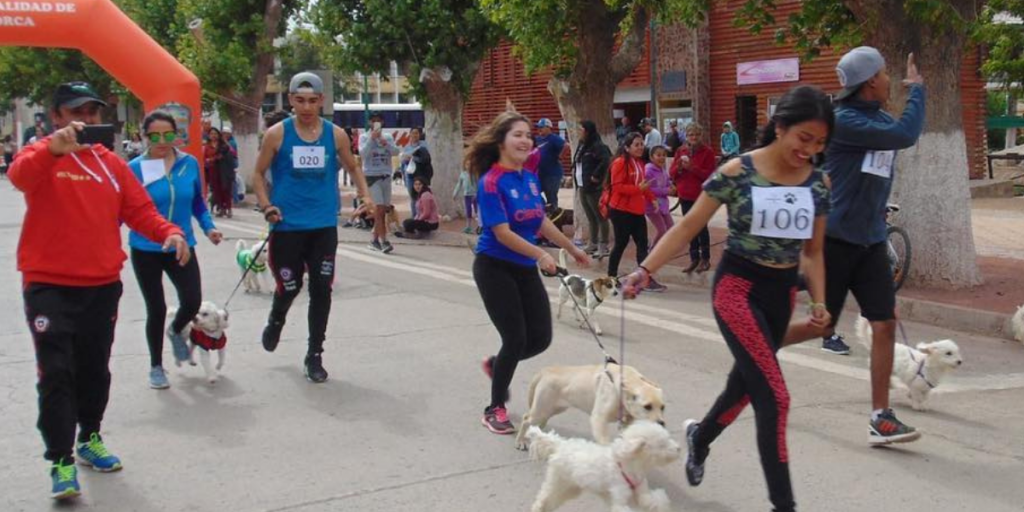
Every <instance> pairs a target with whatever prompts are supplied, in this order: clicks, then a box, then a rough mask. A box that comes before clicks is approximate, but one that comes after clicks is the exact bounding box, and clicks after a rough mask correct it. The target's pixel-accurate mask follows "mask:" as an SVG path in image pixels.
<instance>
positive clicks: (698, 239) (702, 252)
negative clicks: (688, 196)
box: [679, 199, 711, 261]
mask: <svg viewBox="0 0 1024 512" xmlns="http://www.w3.org/2000/svg"><path fill="white" fill-rule="evenodd" d="M696 203H697V202H696V201H687V200H685V199H684V200H681V201H679V204H680V205H682V207H683V215H686V214H687V213H690V208H693V205H694V204H696ZM699 260H705V261H711V232H710V231H708V227H707V225H704V229H702V230H700V233H697V236H695V237H693V239H692V240H690V261H699Z"/></svg>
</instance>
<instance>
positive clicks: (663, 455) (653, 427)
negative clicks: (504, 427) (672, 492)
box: [526, 420, 681, 512]
mask: <svg viewBox="0 0 1024 512" xmlns="http://www.w3.org/2000/svg"><path fill="white" fill-rule="evenodd" d="M526 437H527V439H528V440H529V441H530V455H531V456H532V457H533V458H534V459H537V460H546V461H548V471H547V475H546V477H545V479H544V483H543V485H541V488H540V493H538V494H537V499H536V500H535V501H534V502H533V508H532V509H531V510H532V512H550V511H552V510H555V509H557V508H558V507H560V506H561V505H562V504H564V503H566V502H567V501H569V500H571V499H573V498H576V497H577V496H579V495H580V493H582V492H583V491H589V492H592V493H594V494H596V495H598V496H600V497H601V498H603V499H604V500H605V502H606V503H608V504H609V505H610V506H611V510H612V512H630V511H632V510H634V508H633V507H639V508H640V509H642V510H646V511H649V512H666V511H668V510H669V500H668V495H667V494H665V491H664V490H662V489H651V488H650V486H649V485H648V483H647V473H648V472H650V470H652V469H654V468H656V467H661V466H665V465H668V464H670V463H672V462H674V461H675V460H677V459H679V454H680V451H681V450H680V447H679V443H677V442H676V441H675V440H673V439H672V436H670V435H669V433H668V430H665V427H662V426H661V425H658V424H657V423H654V422H651V421H646V420H640V421H636V422H634V423H633V424H632V425H630V426H629V428H627V429H626V430H625V431H623V432H622V436H621V437H619V438H618V439H616V440H615V441H614V442H613V443H612V444H611V445H599V444H597V443H594V442H592V441H586V440H583V439H563V438H561V437H559V436H558V434H555V433H553V432H544V431H542V430H541V429H539V428H537V427H530V430H529V431H528V432H527V433H526Z"/></svg>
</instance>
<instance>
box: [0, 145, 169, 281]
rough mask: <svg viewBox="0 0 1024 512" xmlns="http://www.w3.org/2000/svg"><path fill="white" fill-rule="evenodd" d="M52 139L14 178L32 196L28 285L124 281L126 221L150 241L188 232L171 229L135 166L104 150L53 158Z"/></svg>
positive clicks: (27, 224) (30, 153)
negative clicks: (123, 230) (122, 278)
mask: <svg viewBox="0 0 1024 512" xmlns="http://www.w3.org/2000/svg"><path fill="white" fill-rule="evenodd" d="M50 138H51V137H46V138H44V139H42V140H40V141H37V142H36V143H35V144H32V145H31V146H27V147H25V148H24V149H23V150H22V151H21V152H20V153H19V154H18V157H17V158H16V159H15V160H14V164H13V165H12V166H11V169H10V171H8V173H7V175H8V176H9V177H10V179H11V183H13V184H14V186H15V187H17V188H18V190H20V191H21V192H22V193H23V194H25V204H26V206H27V207H28V208H27V211H26V212H25V221H24V225H23V226H22V229H21V240H20V241H19V242H18V270H19V271H21V272H22V275H23V282H24V285H25V286H27V285H28V284H30V283H46V284H55V285H62V286H101V285H105V284H110V283H114V282H117V281H119V280H120V279H121V268H122V267H123V264H124V260H125V259H126V258H127V256H125V254H124V251H123V250H122V249H121V221H124V222H125V223H126V224H128V227H130V228H132V229H134V230H135V231H138V232H139V233H142V234H143V235H144V236H145V237H146V238H149V239H150V240H156V241H163V240H165V239H167V237H169V236H171V235H173V234H178V235H181V234H182V232H181V230H180V229H179V228H178V227H177V226H175V225H174V224H172V223H170V222H168V221H167V220H166V219H164V218H163V216H161V215H160V212H158V211H157V209H156V207H155V206H153V202H152V201H151V200H150V198H149V194H147V193H146V190H145V189H144V188H143V187H142V184H141V183H139V180H138V179H136V178H135V176H134V175H133V174H132V172H131V170H130V169H129V168H128V164H126V163H125V162H124V160H122V159H121V158H120V157H119V156H117V155H116V154H114V153H112V152H110V151H108V150H107V148H105V147H103V146H101V145H98V144H97V145H94V146H93V147H92V148H91V149H87V150H82V151H79V152H77V153H75V154H73V155H64V156H60V157H57V156H54V155H53V154H52V153H50V150H49V144H50Z"/></svg>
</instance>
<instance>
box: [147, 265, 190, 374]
mask: <svg viewBox="0 0 1024 512" xmlns="http://www.w3.org/2000/svg"><path fill="white" fill-rule="evenodd" d="M191 252H192V257H191V258H190V259H189V260H188V264H186V265H185V266H184V267H183V266H181V265H178V260H177V259H175V255H174V253H164V252H150V251H140V250H138V249H132V268H134V269H135V280H136V281H138V282H139V289H141V290H142V300H143V301H145V302H146V341H147V343H148V344H149V365H150V366H162V365H163V351H164V321H165V319H166V318H167V303H166V302H165V301H164V281H163V279H164V274H165V273H166V274H167V277H168V278H170V280H171V284H173V285H174V289H175V290H176V291H177V292H178V312H177V313H175V315H174V320H173V321H171V329H173V330H174V332H181V331H183V330H184V329H185V326H186V325H188V323H189V322H190V321H192V319H193V318H195V316H196V313H198V312H199V304H200V303H201V302H202V301H203V287H202V281H201V279H200V276H199V262H198V261H197V260H196V251H195V249H192V250H191Z"/></svg>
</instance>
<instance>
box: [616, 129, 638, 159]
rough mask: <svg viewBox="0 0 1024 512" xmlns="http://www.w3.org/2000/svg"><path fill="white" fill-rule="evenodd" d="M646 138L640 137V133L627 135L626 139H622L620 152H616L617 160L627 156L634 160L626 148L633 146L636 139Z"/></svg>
mask: <svg viewBox="0 0 1024 512" xmlns="http://www.w3.org/2000/svg"><path fill="white" fill-rule="evenodd" d="M643 138H644V136H643V135H640V132H629V133H628V134H626V138H624V139H622V144H619V150H618V151H616V152H615V158H618V157H620V156H627V157H630V158H632V156H631V155H630V154H629V152H628V151H627V150H626V148H628V147H630V146H632V145H633V141H634V140H636V139H640V140H643Z"/></svg>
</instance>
